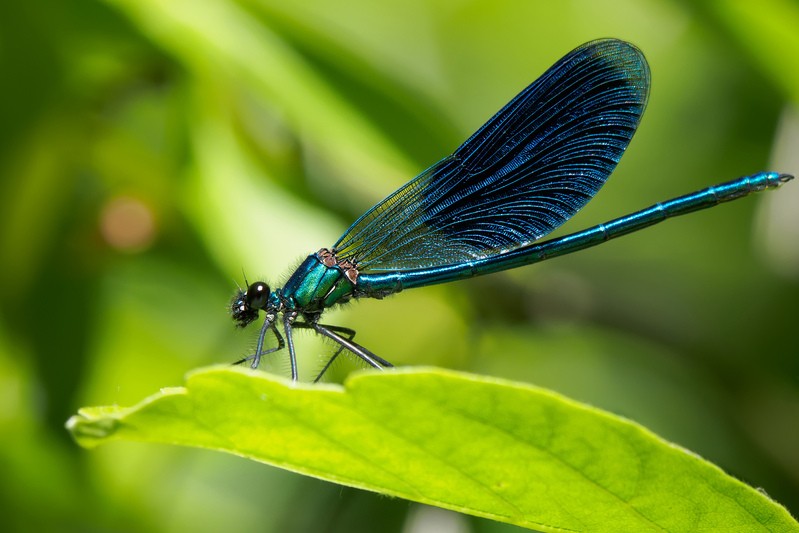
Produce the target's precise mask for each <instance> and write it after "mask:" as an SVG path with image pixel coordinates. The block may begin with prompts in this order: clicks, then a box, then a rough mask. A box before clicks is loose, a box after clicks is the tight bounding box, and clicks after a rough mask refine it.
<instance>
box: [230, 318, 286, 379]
mask: <svg viewBox="0 0 799 533" xmlns="http://www.w3.org/2000/svg"><path fill="white" fill-rule="evenodd" d="M264 324H266V322H264ZM268 329H271V330H272V332H273V333H274V334H275V339H276V340H277V346H275V347H274V348H269V349H268V350H262V349H260V350H259V349H258V348H256V350H255V353H254V354H252V355H248V356H247V357H244V358H242V359H239V360H238V361H236V362H235V363H233V364H234V365H240V364H242V363H246V362H247V361H249V360H250V359H252V360H253V362H252V365H251V368H258V365H259V364H260V363H261V357H262V356H264V355H269V354H270V353H273V352H276V351H278V350H282V349H283V348H284V347H285V346H286V344H285V342H283V335H281V334H280V331H278V329H277V325H276V324H275V322H274V315H273V316H272V322H271V323H270V324H269V326H268ZM265 335H266V330H265V329H264V327H261V334H260V335H259V337H258V346H259V347H261V348H263V345H264V336H265Z"/></svg>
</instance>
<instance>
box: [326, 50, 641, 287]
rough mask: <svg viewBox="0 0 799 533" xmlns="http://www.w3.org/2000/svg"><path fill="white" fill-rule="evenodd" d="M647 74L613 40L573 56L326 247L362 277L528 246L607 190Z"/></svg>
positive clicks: (637, 56)
mask: <svg viewBox="0 0 799 533" xmlns="http://www.w3.org/2000/svg"><path fill="white" fill-rule="evenodd" d="M648 93H649V68H648V66H647V63H646V59H644V56H643V54H642V53H641V52H640V51H639V50H638V49H637V48H635V47H634V46H633V45H631V44H629V43H626V42H623V41H618V40H612V39H607V40H600V41H593V42H590V43H587V44H584V45H583V46H581V47H579V48H577V49H575V50H573V51H572V52H570V53H569V54H568V55H566V56H565V57H563V58H562V59H561V60H560V61H558V62H557V63H555V64H554V65H553V66H552V67H550V69H549V70H547V72H546V73H544V75H543V76H541V77H540V78H539V79H537V80H536V81H534V82H533V83H532V84H531V85H530V86H528V87H527V88H526V89H525V90H524V91H522V92H521V93H520V94H519V95H517V96H516V97H515V98H514V99H513V100H511V101H510V103H508V104H507V105H506V106H505V107H504V108H502V109H501V110H500V111H499V112H498V113H497V114H496V115H494V116H493V117H492V118H491V120H489V121H488V122H487V123H486V124H485V125H484V126H483V127H482V128H480V129H479V130H478V131H477V132H476V133H475V134H474V135H472V136H471V137H470V138H469V139H468V140H467V141H466V142H465V143H463V144H462V145H461V146H460V147H459V148H458V149H457V150H456V151H455V153H453V154H452V155H451V156H449V157H446V158H444V159H442V160H441V161H439V162H438V163H436V164H435V165H433V166H432V167H430V168H429V169H427V170H425V171H424V172H422V173H421V174H420V175H419V176H417V177H416V178H415V179H413V180H411V181H410V182H408V183H407V184H405V185H404V186H403V187H401V188H400V189H399V190H397V191H396V192H394V193H393V194H391V195H390V196H389V197H387V198H386V199H385V200H383V201H382V202H380V203H379V204H377V205H376V206H374V207H373V208H372V209H370V210H369V211H368V212H367V213H366V214H364V215H363V216H362V217H361V218H359V219H358V220H357V221H356V222H355V223H354V224H353V225H352V226H351V227H350V229H349V230H347V232H346V233H345V234H344V235H343V236H342V237H341V239H339V241H338V243H336V245H335V246H334V249H335V250H336V251H337V254H338V257H339V259H349V260H350V261H353V262H354V263H355V264H356V265H358V270H359V271H360V272H362V273H368V272H387V271H400V270H412V269H418V268H430V267H438V266H444V265H452V264H458V263H461V262H463V261H468V260H472V259H476V258H482V257H486V256H489V255H493V254H498V253H503V252H506V251H509V250H513V249H515V248H518V247H520V246H524V245H526V244H529V243H531V242H533V241H535V240H537V239H539V238H541V237H543V236H544V235H546V234H548V233H549V232H551V231H552V230H553V229H555V228H557V227H558V226H560V225H561V224H563V223H564V222H565V221H566V220H568V219H569V218H570V217H572V216H573V215H574V214H575V213H576V212H577V211H578V210H579V209H580V208H582V207H583V206H584V205H585V204H586V202H588V200H590V199H591V198H592V197H593V196H594V195H595V194H596V193H597V191H598V190H599V189H600V187H602V185H603V184H604V183H605V180H606V179H607V178H608V176H609V175H610V173H611V172H612V171H613V169H614V168H615V167H616V164H617V163H618V162H619V159H620V158H621V155H622V153H624V150H625V149H626V148H627V145H628V144H629V142H630V139H631V138H632V136H633V134H634V133H635V130H636V128H637V127H638V122H639V120H640V118H641V114H642V113H643V112H644V108H645V107H646V100H647V95H648Z"/></svg>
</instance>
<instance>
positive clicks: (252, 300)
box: [245, 281, 270, 309]
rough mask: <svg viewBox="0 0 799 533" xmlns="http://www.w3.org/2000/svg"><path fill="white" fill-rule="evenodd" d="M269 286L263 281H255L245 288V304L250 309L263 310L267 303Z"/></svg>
mask: <svg viewBox="0 0 799 533" xmlns="http://www.w3.org/2000/svg"><path fill="white" fill-rule="evenodd" d="M269 293H270V291H269V285H267V284H266V283H264V282H263V281H256V282H255V283H253V284H252V285H250V286H249V287H248V288H247V296H245V303H246V304H247V305H248V306H249V307H250V309H263V308H264V307H266V303H267V302H268V301H269Z"/></svg>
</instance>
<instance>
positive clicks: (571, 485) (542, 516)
mask: <svg viewBox="0 0 799 533" xmlns="http://www.w3.org/2000/svg"><path fill="white" fill-rule="evenodd" d="M67 427H68V428H69V430H70V431H71V432H72V434H73V436H74V437H75V438H76V439H77V441H78V442H79V443H80V444H81V445H83V446H86V447H93V446H96V445H98V444H102V443H105V442H108V441H112V440H116V439H128V440H138V441H147V442H163V443H172V444H183V445H188V446H197V447H202V448H210V449H215V450H220V451H225V452H229V453H233V454H236V455H240V456H243V457H248V458H251V459H254V460H257V461H261V462H264V463H267V464H271V465H274V466H278V467H281V468H285V469H288V470H292V471H295V472H299V473H303V474H307V475H310V476H314V477H318V478H321V479H325V480H329V481H334V482H337V483H342V484H345V485H350V486H353V487H359V488H362V489H367V490H372V491H376V492H381V493H384V494H388V495H392V496H398V497H401V498H406V499H408V500H413V501H417V502H422V503H426V504H430V505H436V506H440V507H445V508H448V509H453V510H456V511H462V512H465V513H469V514H474V515H477V516H483V517H488V518H492V519H495V520H499V521H503V522H509V523H512V524H517V525H520V526H525V527H530V528H535V529H538V530H541V531H564V530H570V531H613V532H618V531H636V532H642V531H656V530H657V531H731V530H737V531H744V530H745V531H797V530H799V524H797V522H795V521H794V520H793V519H792V518H791V517H790V515H789V514H788V512H787V511H786V510H785V509H784V508H783V507H781V506H780V505H779V504H777V503H775V502H773V501H772V500H770V499H769V498H768V497H767V496H765V495H764V494H762V493H760V492H758V491H757V490H755V489H753V488H751V487H748V486H747V485H745V484H743V483H741V482H740V481H738V480H736V479H734V478H732V477H730V476H728V475H726V474H725V473H723V472H722V471H721V470H720V469H719V468H717V467H716V466H714V465H712V464H710V463H708V462H707V461H705V460H703V459H701V458H700V457H697V456H696V455H694V454H691V453H690V452H688V451H686V450H684V449H682V448H679V447H678V446H675V445H673V444H670V443H668V442H666V441H664V440H662V439H660V438H659V437H657V436H656V435H654V434H652V433H651V432H649V431H648V430H646V429H644V428H642V427H640V426H639V425H637V424H635V423H633V422H630V421H628V420H625V419H622V418H620V417H617V416H614V415H611V414H608V413H606V412H603V411H600V410H598V409H595V408H592V407H588V406H585V405H582V404H579V403H576V402H574V401H572V400H569V399H567V398H564V397H562V396H559V395H557V394H555V393H552V392H549V391H546V390H541V389H537V388H534V387H530V386H527V385H521V384H515V383H510V382H505V381H500V380H496V379H491V378H486V377H477V376H471V375H465V374H459V373H454V372H448V371H442V370H437V369H424V370H418V369H416V370H397V371H391V372H384V373H375V372H367V373H360V374H356V375H355V376H353V377H351V378H350V379H349V380H348V381H347V382H346V383H345V385H344V387H340V386H334V385H309V384H294V383H291V382H289V381H287V380H285V379H282V378H279V377H275V376H272V375H268V374H265V373H263V372H258V371H250V370H246V369H241V368H231V367H223V368H219V367H213V368H210V369H201V370H198V371H195V372H193V373H191V374H190V375H189V377H188V379H187V384H186V388H172V389H165V390H163V391H162V392H160V393H159V394H156V395H153V396H151V397H150V398H147V399H145V400H144V401H142V402H141V403H140V404H139V405H137V406H135V407H132V408H119V407H93V408H85V409H81V410H80V412H79V414H78V415H77V416H74V417H72V418H71V419H70V420H69V422H68V424H67Z"/></svg>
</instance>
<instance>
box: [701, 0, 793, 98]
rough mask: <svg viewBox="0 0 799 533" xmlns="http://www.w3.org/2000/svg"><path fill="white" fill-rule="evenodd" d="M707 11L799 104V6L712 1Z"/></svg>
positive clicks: (787, 0)
mask: <svg viewBox="0 0 799 533" xmlns="http://www.w3.org/2000/svg"><path fill="white" fill-rule="evenodd" d="M707 9H708V10H709V11H710V13H711V14H712V15H713V16H714V17H715V18H716V19H717V20H718V21H719V22H720V23H721V25H722V26H723V27H725V29H726V30H727V31H729V32H730V33H731V34H732V35H733V36H734V38H735V39H737V40H738V41H739V42H740V43H741V45H742V46H743V47H744V49H745V50H746V52H747V53H748V54H749V55H750V57H751V58H752V59H753V60H754V62H755V64H757V65H758V67H759V68H760V70H761V72H762V73H763V74H764V75H765V76H766V77H767V78H769V79H770V80H771V82H772V83H773V84H774V85H775V86H777V87H780V89H781V90H782V91H783V92H784V93H785V94H786V95H788V96H789V97H790V98H791V99H792V100H793V101H794V102H799V60H797V57H799V55H798V54H799V34H797V32H796V27H797V25H799V5H797V3H796V2H793V1H791V0H766V1H765V2H757V3H755V2H746V1H743V0H736V1H733V2H718V1H715V2H709V3H708V4H707Z"/></svg>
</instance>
